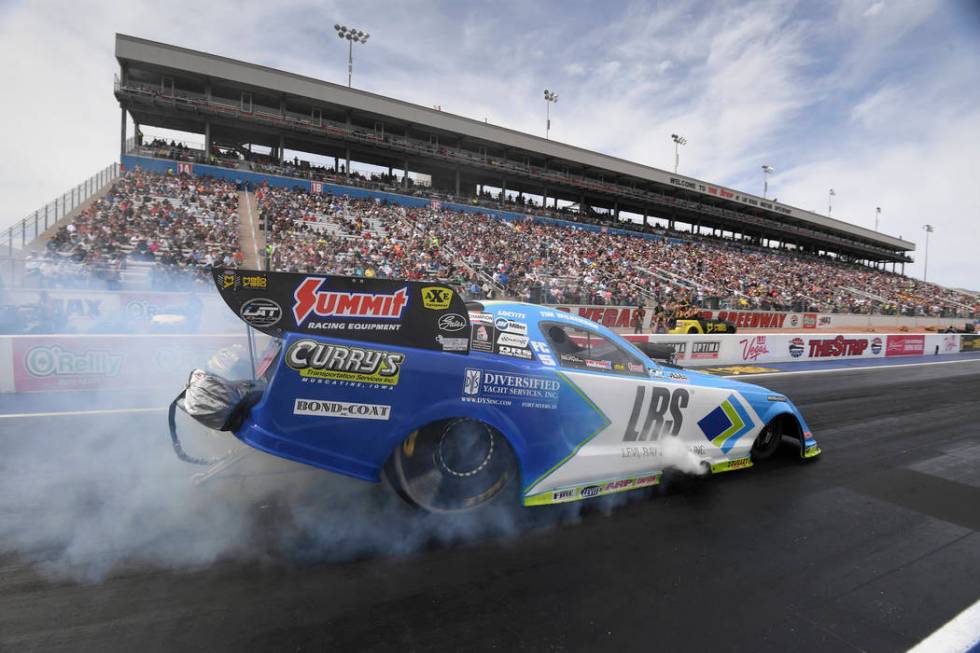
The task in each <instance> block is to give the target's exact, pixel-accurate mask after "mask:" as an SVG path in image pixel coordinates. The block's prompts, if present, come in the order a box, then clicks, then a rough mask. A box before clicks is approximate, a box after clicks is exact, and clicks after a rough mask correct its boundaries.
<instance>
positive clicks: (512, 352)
mask: <svg viewBox="0 0 980 653" xmlns="http://www.w3.org/2000/svg"><path fill="white" fill-rule="evenodd" d="M497 353H498V354H502V355H504V356H511V357H513V358H521V359H524V360H527V361H529V360H534V356H533V355H532V354H531V350H530V349H521V348H519V347H508V346H505V345H497Z"/></svg>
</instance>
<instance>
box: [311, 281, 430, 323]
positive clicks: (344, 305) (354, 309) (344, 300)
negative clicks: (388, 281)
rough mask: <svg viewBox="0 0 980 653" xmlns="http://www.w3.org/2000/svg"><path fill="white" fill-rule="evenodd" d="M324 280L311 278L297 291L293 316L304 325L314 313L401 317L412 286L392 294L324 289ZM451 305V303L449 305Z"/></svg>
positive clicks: (344, 315) (342, 315)
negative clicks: (409, 288) (321, 288)
mask: <svg viewBox="0 0 980 653" xmlns="http://www.w3.org/2000/svg"><path fill="white" fill-rule="evenodd" d="M323 281H324V279H321V278H316V277H308V278H307V279H304V280H303V282H302V283H301V284H300V285H299V287H297V288H296V291H295V292H294V293H293V299H295V300H296V302H295V303H294V304H293V317H294V318H295V319H296V324H298V325H302V324H303V323H304V322H305V321H306V319H307V318H308V317H309V316H310V315H311V314H312V315H315V316H318V317H342V318H348V317H355V318H368V319H380V320H397V319H399V318H400V317H401V316H402V313H403V312H404V310H405V307H406V306H407V305H408V286H405V287H404V288H401V289H399V290H397V291H395V292H394V293H392V294H390V295H386V294H383V293H357V292H339V291H320V286H321V285H322V284H323ZM447 306H448V304H447Z"/></svg>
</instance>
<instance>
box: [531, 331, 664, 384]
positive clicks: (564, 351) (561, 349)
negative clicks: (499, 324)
mask: <svg viewBox="0 0 980 653" xmlns="http://www.w3.org/2000/svg"><path fill="white" fill-rule="evenodd" d="M540 326H541V332H542V333H543V334H544V337H545V338H546V339H547V340H548V344H550V345H551V349H552V351H554V353H555V357H556V358H557V359H558V364H559V365H560V366H561V367H565V368H570V369H577V370H590V371H592V372H606V373H609V374H623V375H626V376H641V377H645V376H647V370H646V367H645V366H644V365H643V363H642V362H641V361H640V360H639V359H638V358H636V357H635V356H633V355H632V354H631V353H629V352H627V351H625V350H624V349H622V348H621V347H619V346H618V345H617V344H616V343H614V342H612V341H611V340H609V339H608V338H606V337H605V336H603V335H600V334H598V333H596V332H594V331H590V330H588V329H583V328H580V327H577V326H573V325H570V324H558V323H555V322H543V323H542V324H541V325H540Z"/></svg>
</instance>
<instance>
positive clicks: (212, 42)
mask: <svg viewBox="0 0 980 653" xmlns="http://www.w3.org/2000/svg"><path fill="white" fill-rule="evenodd" d="M335 23H342V24H345V25H348V26H351V27H356V28H358V29H361V30H363V31H366V32H369V33H370V34H371V38H370V39H369V41H368V43H367V44H366V45H359V46H356V50H355V53H354V86H355V87H357V88H360V89H363V90H367V91H371V92H375V93H381V94H384V95H388V96H392V97H397V98H400V99H404V100H407V101H410V102H416V103H418V104H422V105H426V106H433V105H440V106H441V107H442V109H443V110H444V111H448V112H452V113H457V114H460V115H464V116H468V117H471V118H476V119H479V120H483V119H484V118H486V119H487V120H488V121H489V122H491V123H495V124H498V125H503V126H506V127H510V128H513V129H519V130H522V131H527V132H531V133H536V134H540V135H543V132H544V126H545V125H544V123H545V102H544V99H543V90H544V89H545V88H548V89H551V90H554V91H556V92H557V93H558V94H559V101H558V103H557V104H555V105H553V106H552V129H551V138H552V139H555V140H559V141H563V142H567V143H570V144H573V145H577V146H580V147H585V148H589V149H593V150H597V151H599V152H603V153H606V154H611V155H614V156H619V157H622V158H626V159H630V160H633V161H637V162H640V163H644V164H648V165H652V166H655V167H658V168H662V169H666V170H670V169H672V168H673V165H674V146H673V143H672V142H671V140H670V134H672V133H678V134H681V135H683V136H685V137H686V138H687V140H688V143H687V145H685V146H683V147H682V148H681V153H680V172H681V173H683V174H687V175H691V176H694V177H698V178H701V179H704V180H708V181H710V182H713V183H717V184H722V185H726V186H729V187H733V188H736V189H740V190H744V191H747V192H751V193H755V194H757V195H761V194H762V183H763V179H762V172H761V166H762V165H763V164H768V165H771V166H773V168H775V173H774V174H773V175H772V176H771V177H770V179H769V197H777V198H778V199H779V200H780V201H781V202H785V203H787V204H790V205H792V206H796V207H799V208H802V209H808V210H813V211H816V212H820V213H826V211H827V208H828V207H827V203H828V194H829V190H830V189H831V188H833V189H834V191H835V192H836V195H835V196H834V198H833V212H832V215H833V217H835V218H838V219H842V220H846V221H848V222H852V223H854V224H858V225H862V226H865V227H873V226H874V220H875V208H876V207H881V226H880V229H881V231H883V232H884V233H888V234H891V235H894V236H900V237H903V238H905V239H906V240H910V241H913V242H915V243H917V251H916V253H915V254H914V257H915V259H916V262H915V263H914V264H912V265H910V266H907V267H906V272H907V273H908V274H911V275H913V276H916V277H919V278H921V277H922V275H923V263H924V258H925V257H924V253H923V248H924V243H925V240H924V238H925V232H924V231H923V228H922V227H923V225H924V224H926V223H928V224H931V225H933V226H934V227H935V232H934V233H933V234H932V235H931V237H930V244H929V269H928V277H929V280H930V281H936V282H938V283H942V284H944V285H948V286H954V287H967V288H972V289H980V258H978V254H977V252H978V250H980V63H978V62H980V2H975V1H971V0H946V1H943V0H910V1H899V0H844V1H836V2H835V1H833V0H831V1H828V2H806V1H803V2H788V1H787V2H775V1H760V2H723V1H706V2H676V1H673V2H615V1H607V2H603V3H590V2H582V3H576V2H571V1H561V0H539V1H537V2H523V1H520V0H517V1H507V2H480V3H466V2H451V1H427V2H422V1H419V2H416V1H414V0H402V1H400V2H397V3H383V2H374V1H372V0H360V1H359V2H356V3H353V2H332V1H331V0H316V1H305V0H284V1H277V2H274V3H273V2H220V1H217V0H216V1H212V2H207V3H202V2H185V1H184V0H168V2H143V1H142V0H130V1H129V2H125V3H119V2H99V1H92V2H84V3H81V2H79V3H66V2H63V1H62V2H46V1H44V0H32V1H30V2H26V1H17V0H0V62H2V63H3V65H2V66H0V88H3V89H4V95H5V101H4V102H2V103H0V124H5V125H7V129H6V133H5V135H4V140H3V156H2V157H0V193H2V196H3V198H4V202H3V208H2V210H0V226H3V227H5V226H7V225H9V224H12V223H14V222H16V221H18V220H19V219H21V218H22V217H23V216H25V215H27V214H28V213H30V212H32V211H34V210H35V209H37V208H39V207H40V206H42V205H43V204H44V203H46V202H47V201H49V200H50V199H52V198H54V197H55V196H57V195H60V194H61V193H62V192H64V191H65V190H67V189H68V188H70V187H71V186H73V185H75V184H77V183H79V182H81V181H83V180H84V179H85V178H87V177H88V176H90V175H92V174H94V173H95V172H97V171H98V170H99V169H101V168H103V167H105V166H106V165H108V164H110V163H111V162H112V161H113V160H114V157H117V156H118V151H119V140H118V139H119V109H118V104H117V103H116V101H115V98H114V97H113V94H112V81H113V75H114V74H115V73H116V72H117V70H118V66H117V64H116V62H115V59H114V57H113V47H114V35H115V33H116V32H121V33H126V34H132V35H134V36H140V37H144V38H149V39H153V40H158V41H164V42H168V43H173V44H176V45H180V46H184V47H189V48H193V49H196V50H203V51H207V52H213V53H215V54H220V55H224V56H228V57H232V58H236V59H242V60H245V61H249V62H254V63H259V64H264V65H268V66H272V67H275V68H280V69H283V70H288V71H291V72H296V73H300V74H304V75H309V76H312V77H316V78H320V79H325V80H328V81H334V82H338V83H344V82H346V74H347V43H346V42H345V41H341V40H339V39H338V38H337V37H336V36H335V34H334V30H333V25H334V24H335ZM144 131H145V132H147V133H150V130H149V129H146V130H144ZM130 133H132V132H131V130H130ZM202 140H203V139H202Z"/></svg>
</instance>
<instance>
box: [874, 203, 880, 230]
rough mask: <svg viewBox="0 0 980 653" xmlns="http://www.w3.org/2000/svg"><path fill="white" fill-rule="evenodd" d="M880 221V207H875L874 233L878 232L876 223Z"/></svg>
mask: <svg viewBox="0 0 980 653" xmlns="http://www.w3.org/2000/svg"><path fill="white" fill-rule="evenodd" d="M879 220H881V207H880V206H876V207H875V231H878V221H879Z"/></svg>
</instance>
